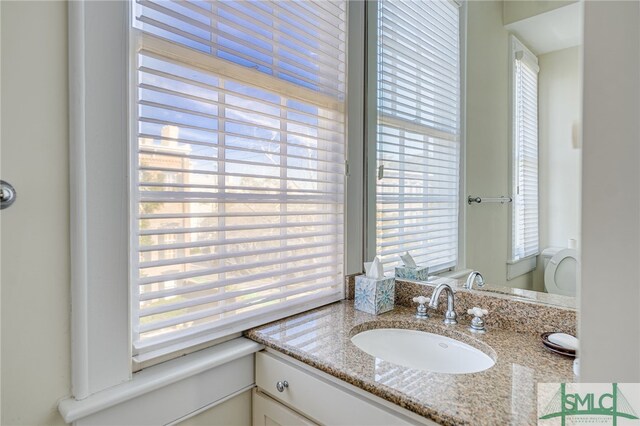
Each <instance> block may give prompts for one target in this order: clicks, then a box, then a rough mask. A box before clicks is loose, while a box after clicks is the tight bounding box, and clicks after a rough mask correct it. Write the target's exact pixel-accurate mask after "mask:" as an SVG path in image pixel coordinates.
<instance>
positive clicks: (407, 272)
mask: <svg viewBox="0 0 640 426" xmlns="http://www.w3.org/2000/svg"><path fill="white" fill-rule="evenodd" d="M396 278H403V279H407V280H417V281H427V279H428V278H429V267H428V266H417V267H415V268H410V267H408V266H396Z"/></svg>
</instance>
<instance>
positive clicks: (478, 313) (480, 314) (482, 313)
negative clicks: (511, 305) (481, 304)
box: [467, 306, 489, 318]
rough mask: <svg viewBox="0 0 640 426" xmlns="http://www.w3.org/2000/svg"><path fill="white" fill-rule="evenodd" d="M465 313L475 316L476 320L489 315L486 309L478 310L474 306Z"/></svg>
mask: <svg viewBox="0 0 640 426" xmlns="http://www.w3.org/2000/svg"><path fill="white" fill-rule="evenodd" d="M467 313H468V314H469V315H475V316H477V317H478V318H482V317H483V316H485V315H489V311H487V310H486V309H482V308H478V307H477V306H474V307H473V308H471V309H469V310H467Z"/></svg>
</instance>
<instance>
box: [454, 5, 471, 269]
mask: <svg viewBox="0 0 640 426" xmlns="http://www.w3.org/2000/svg"><path fill="white" fill-rule="evenodd" d="M454 3H457V4H458V7H459V8H460V15H459V34H460V41H459V43H460V163H459V166H458V167H459V168H460V169H459V173H458V175H459V179H460V180H459V182H458V189H459V190H458V196H459V202H458V261H457V262H456V266H455V267H454V271H455V272H461V273H464V274H465V275H466V274H468V273H469V272H471V271H470V270H469V272H467V208H468V206H469V203H467V202H466V197H465V194H466V193H467V20H468V18H467V2H466V1H462V2H457V1H454Z"/></svg>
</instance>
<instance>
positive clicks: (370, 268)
mask: <svg viewBox="0 0 640 426" xmlns="http://www.w3.org/2000/svg"><path fill="white" fill-rule="evenodd" d="M364 272H365V274H366V275H367V277H368V278H373V279H374V280H381V279H383V278H384V269H383V267H382V262H380V258H379V257H378V256H376V257H375V258H374V259H373V262H365V263H364Z"/></svg>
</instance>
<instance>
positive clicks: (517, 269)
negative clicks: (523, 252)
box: [507, 254, 538, 281]
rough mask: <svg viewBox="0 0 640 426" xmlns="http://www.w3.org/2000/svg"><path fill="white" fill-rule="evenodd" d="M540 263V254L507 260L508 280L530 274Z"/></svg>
mask: <svg viewBox="0 0 640 426" xmlns="http://www.w3.org/2000/svg"><path fill="white" fill-rule="evenodd" d="M537 265H538V255H537V254H535V255H532V256H528V257H525V258H522V259H518V260H510V261H507V281H510V280H512V279H514V278H517V277H519V276H521V275H524V274H528V273H529V272H531V271H533V270H534V269H536V266H537Z"/></svg>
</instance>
